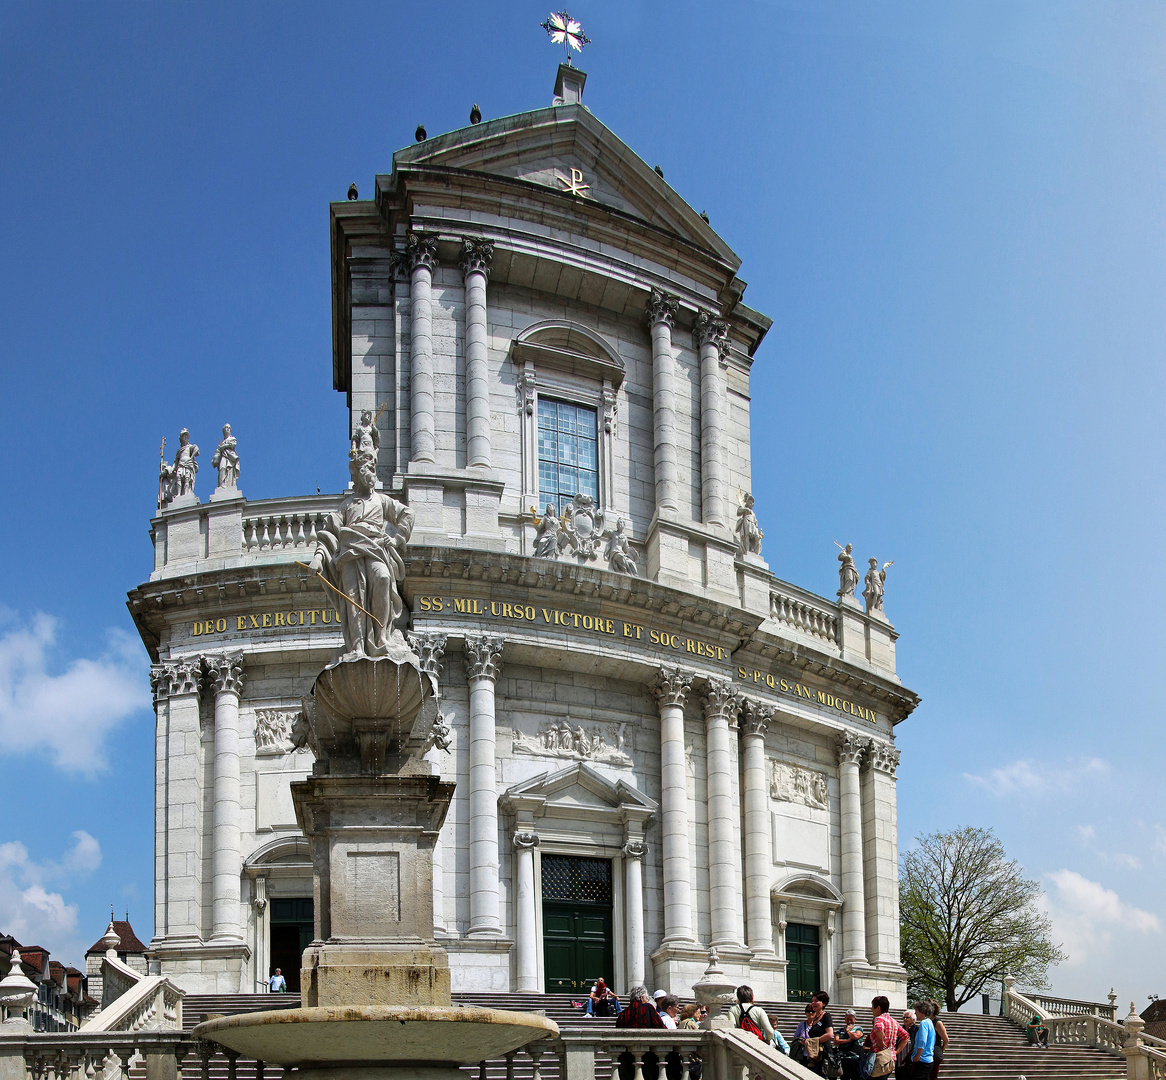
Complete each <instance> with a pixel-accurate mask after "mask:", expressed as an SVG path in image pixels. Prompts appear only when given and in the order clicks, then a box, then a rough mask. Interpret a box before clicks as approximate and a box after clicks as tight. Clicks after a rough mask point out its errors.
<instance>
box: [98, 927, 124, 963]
mask: <svg viewBox="0 0 1166 1080" xmlns="http://www.w3.org/2000/svg"><path fill="white" fill-rule="evenodd" d="M101 944H102V945H104V946H105V955H106V956H107V957H108V958H109V959H110V960H116V959H117V947H118V946H119V945H120V944H121V938H119V937H118V936H117V931H116V930H115V929H114V928H113V919H110V920H109V928H108V929H107V930H106V931H105V936H104V937H103V938H102V939H101Z"/></svg>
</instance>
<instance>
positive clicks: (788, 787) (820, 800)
mask: <svg viewBox="0 0 1166 1080" xmlns="http://www.w3.org/2000/svg"><path fill="white" fill-rule="evenodd" d="M769 766H770V773H769V777H770V779H769V797H770V798H771V799H776V800H777V801H778V802H797V803H804V804H805V805H806V806H809V807H812V808H813V809H815V810H826V809H828V808H829V805H830V795H829V788H828V786H827V780H826V774H825V773H821V772H817V771H816V770H814V769H806V768H803V767H802V766H801V765H790V764H788V763H787V762H784V761H770V763H769Z"/></svg>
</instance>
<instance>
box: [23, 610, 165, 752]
mask: <svg viewBox="0 0 1166 1080" xmlns="http://www.w3.org/2000/svg"><path fill="white" fill-rule="evenodd" d="M0 615H3V616H4V618H3V619H2V620H0V621H2V622H4V623H5V624H9V628H8V629H6V630H5V632H4V633H3V634H2V635H0V745H3V746H4V748H5V751H6V752H7V753H8V754H13V753H33V752H38V751H39V752H44V753H47V754H48V755H49V757H50V758H51V760H52V761H53V764H54V765H56V766H57V767H58V768H60V769H63V770H66V771H68V772H80V773H89V774H92V773H96V772H100V771H102V770H103V769H105V768H106V766H107V764H108V763H107V761H106V755H105V740H106V737H107V736H108V734H109V732H110V731H112V730H113V729H114V728H115V727H116V726H117V725H118V724H120V723H121V722H122V721H123V720H125V719H126V718H127V717H128V716H130V715H131V714H132V713H134V712H136V711H137V710H138V709H142V708H146V707H148V706H149V704H150V688H149V678H148V674H147V665H146V661H145V658H144V656H143V654H142V651H141V648H140V647H136V646H135V645H134V643H133V642H132V640H131V639H130V638H129V636H128V635H126V634H124V633H121V632H120V631H115V632H112V633H111V635H110V639H109V647H108V649H107V650H106V652H105V654H104V655H102V656H101V657H99V658H97V659H89V658H81V659H75V660H72V661H71V662H69V663H67V664H66V665H65V667H64V670H63V671H58V672H57V673H56V674H53V673H51V672H50V661H51V660H52V659H53V653H54V651H55V649H54V646H55V644H56V622H55V621H54V620H53V619H52V618H50V617H49V616H48V615H44V614H37V615H34V616H33V617H32V619H31V620H30V621H29V622H28V623H27V624H26V625H21V624H19V623H17V624H16V625H11V624H12V623H13V622H14V618H13V616H12V615H11V612H9V611H7V610H4V611H2V612H0Z"/></svg>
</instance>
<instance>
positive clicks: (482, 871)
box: [465, 634, 502, 937]
mask: <svg viewBox="0 0 1166 1080" xmlns="http://www.w3.org/2000/svg"><path fill="white" fill-rule="evenodd" d="M465 661H466V679H467V681H468V682H469V684H470V929H469V936H470V937H493V936H497V935H500V934H501V933H502V921H501V919H500V918H499V914H498V892H499V889H498V792H497V785H496V775H495V764H494V684H495V682H496V681H497V679H498V676H499V674H500V673H501V671H502V639H501V638H500V637H492V636H491V635H489V634H478V635H472V636H469V637H467V638H466V644H465Z"/></svg>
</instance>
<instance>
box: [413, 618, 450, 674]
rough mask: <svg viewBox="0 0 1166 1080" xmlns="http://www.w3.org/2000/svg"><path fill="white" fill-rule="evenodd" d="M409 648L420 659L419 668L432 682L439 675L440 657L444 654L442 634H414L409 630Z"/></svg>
mask: <svg viewBox="0 0 1166 1080" xmlns="http://www.w3.org/2000/svg"><path fill="white" fill-rule="evenodd" d="M409 648H411V649H412V650H413V651H414V652H415V653H416V654H417V659H418V660H420V661H421V670H422V671H424V672H425V674H426V675H428V676H429V677H430V678H431V679H433V681H434V682H437V680H438V679H439V678H440V677H441V658H442V657H443V656H444V655H445V635H444V634H415V633H414V632H413V631H412V630H410V631H409Z"/></svg>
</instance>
